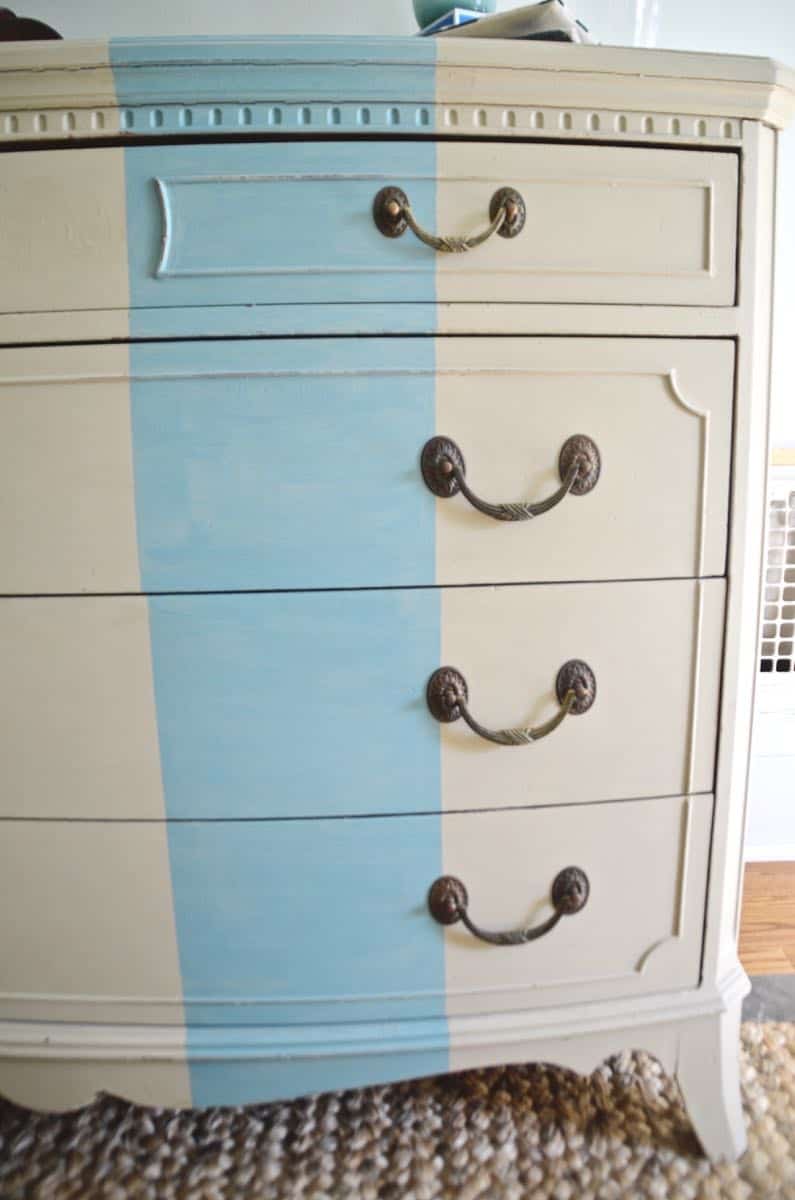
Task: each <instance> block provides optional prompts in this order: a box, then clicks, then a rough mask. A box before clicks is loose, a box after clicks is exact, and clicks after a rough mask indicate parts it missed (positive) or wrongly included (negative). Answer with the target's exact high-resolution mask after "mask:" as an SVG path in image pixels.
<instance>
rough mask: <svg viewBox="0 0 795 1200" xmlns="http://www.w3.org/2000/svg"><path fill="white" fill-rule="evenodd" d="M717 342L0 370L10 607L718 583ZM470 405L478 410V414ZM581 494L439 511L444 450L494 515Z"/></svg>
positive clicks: (368, 350)
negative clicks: (567, 463)
mask: <svg viewBox="0 0 795 1200" xmlns="http://www.w3.org/2000/svg"><path fill="white" fill-rule="evenodd" d="M733 370H734V349H733V343H732V342H730V341H729V340H728V339H726V340H720V339H704V340H699V341H686V340H683V339H677V340H669V339H637V338H633V339H607V338H605V339H596V338H582V339H577V338H500V339H497V338H490V339H484V338H467V339H459V338H456V339H454V340H449V339H448V340H446V339H440V338H439V339H429V338H413V339H373V340H370V339H358V340H351V339H316V340H284V341H278V340H277V341H265V342H248V341H246V342H232V343H229V342H226V341H216V342H207V343H203V344H197V343H194V342H183V343H178V344H168V345H164V344H159V343H156V344H149V343H143V344H133V345H131V346H129V347H122V346H118V347H117V346H102V347H91V348H86V347H63V348H60V349H45V350H42V349H38V348H37V349H35V350H24V349H20V350H7V351H2V352H0V371H1V372H2V376H0V433H2V436H0V465H1V467H2V469H0V501H2V502H0V537H2V540H3V544H5V545H7V546H8V547H10V548H11V550H12V552H10V553H9V554H7V555H6V556H5V557H4V558H3V560H2V563H0V590H2V591H4V592H7V593H33V594H41V593H56V594H58V593H72V592H136V591H140V590H143V591H148V592H163V591H190V590H201V591H204V590H220V589H223V590H227V589H234V590H240V589H262V588H266V589H272V588H315V587H360V586H371V587H372V586H384V585H387V586H389V585H392V586H394V585H400V586H404V585H427V584H432V583H441V584H448V583H473V582H483V583H491V582H498V581H515V582H525V581H536V580H538V581H545V580H555V581H557V580H580V579H615V578H618V579H626V578H643V577H649V578H661V577H672V576H673V577H676V576H680V577H690V576H703V575H720V574H722V573H723V571H724V569H725V553H726V550H725V547H726V519H727V507H728V489H729V459H730V453H731V431H732V389H733ZM485 397H488V401H489V402H488V404H486V403H484V398H485ZM575 433H586V434H588V435H589V436H590V437H591V438H593V439H594V440H595V441H596V443H597V445H598V447H599V449H600V453H601V457H602V472H601V476H600V479H599V482H598V484H597V486H596V488H595V489H594V490H593V491H592V492H591V493H589V494H588V495H586V496H582V497H576V496H568V497H566V498H565V499H564V500H563V501H562V503H561V504H560V505H559V506H558V507H557V508H556V509H554V510H552V511H550V512H549V513H546V514H544V515H543V516H541V517H538V518H536V519H534V520H532V521H527V522H523V523H520V524H513V523H504V522H498V521H494V520H491V519H489V518H488V517H486V516H483V515H482V514H480V513H478V512H477V511H475V510H474V509H473V508H471V507H470V506H469V505H468V504H467V502H466V501H465V500H464V498H463V497H462V496H457V497H455V498H453V499H447V500H437V499H435V498H434V497H433V495H432V494H431V493H430V492H429V490H428V489H427V488H426V486H425V484H424V482H423V479H422V476H421V473H420V470H419V458H420V453H421V450H422V447H423V445H424V444H425V442H426V441H427V439H428V438H430V437H432V436H434V435H435V434H443V435H446V436H449V437H452V438H454V439H455V441H456V442H457V443H458V445H459V446H460V448H461V450H462V452H463V454H464V458H465V460H466V463H467V471H468V474H467V478H468V480H469V482H470V485H471V486H472V487H473V488H474V489H475V491H476V492H478V493H479V494H480V495H482V496H483V497H484V498H486V499H491V500H493V501H502V500H508V499H510V500H520V499H527V500H529V499H540V498H541V497H544V496H547V495H550V494H552V493H553V492H554V491H555V490H556V489H557V488H558V487H559V485H560V475H559V472H558V455H559V452H560V448H561V446H562V445H563V443H564V442H565V441H566V439H567V438H568V437H570V436H571V435H572V434H575Z"/></svg>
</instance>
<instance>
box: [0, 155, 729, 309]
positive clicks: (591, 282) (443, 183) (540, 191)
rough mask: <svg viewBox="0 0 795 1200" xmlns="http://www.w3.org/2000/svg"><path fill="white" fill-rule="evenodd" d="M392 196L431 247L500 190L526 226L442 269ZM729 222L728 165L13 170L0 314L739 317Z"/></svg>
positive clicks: (384, 162)
mask: <svg viewBox="0 0 795 1200" xmlns="http://www.w3.org/2000/svg"><path fill="white" fill-rule="evenodd" d="M385 185H395V186H397V187H400V188H401V189H402V190H403V191H404V192H405V193H406V195H407V197H408V199H409V201H410V203H411V206H412V209H413V211H414V213H415V216H416V218H417V220H418V221H419V222H420V224H421V225H422V226H423V227H425V228H427V229H428V230H429V231H432V232H437V233H442V234H445V235H454V236H463V235H468V234H471V233H473V232H476V231H480V230H482V229H484V228H485V227H486V226H487V225H488V222H489V205H490V202H491V199H492V197H493V195H494V194H495V192H496V191H497V190H498V189H499V188H501V187H503V186H510V187H512V188H515V189H516V190H517V191H518V192H519V193H520V194H521V196H522V198H523V200H524V203H525V205H526V212H527V218H526V222H525V224H524V227H523V229H522V230H521V232H520V233H518V234H517V235H516V236H515V237H511V238H505V237H501V236H499V235H495V236H492V237H491V238H490V239H489V240H488V241H486V242H485V243H483V244H482V245H480V246H478V247H477V248H475V249H474V250H471V251H469V252H468V253H465V254H442V253H438V252H436V251H434V250H433V249H430V248H429V247H428V246H425V245H423V244H421V243H420V242H419V241H418V240H417V239H416V238H415V237H414V236H413V234H412V233H411V232H409V231H406V232H405V233H404V234H403V235H402V236H400V237H386V236H384V235H383V234H382V233H380V232H379V230H378V228H377V227H376V225H375V223H374V221H373V200H374V197H375V196H376V194H377V193H378V192H379V190H380V189H381V188H382V187H384V186H385ZM125 214H126V215H125ZM736 222H737V157H736V155H735V154H734V153H730V152H712V153H710V152H705V151H687V150H664V149H645V148H637V147H623V146H572V145H549V144H519V145H504V144H486V143H472V142H468V143H451V142H440V143H435V142H433V141H430V140H427V141H419V140H418V141H416V142H411V141H401V142H398V141H393V142H371V141H350V142H336V141H335V142H331V141H318V142H303V141H302V142H292V143H291V142H271V143H262V144H257V143H245V144H230V145H207V144H193V145H169V146H163V145H161V146H148V147H147V146H139V147H130V148H128V149H121V148H119V149H109V148H102V149H82V150H57V151H40V152H20V153H18V154H12V155H6V156H4V159H3V172H2V180H1V181H0V312H14V313H20V312H34V311H55V310H75V309H89V308H127V307H131V308H160V307H186V306H197V305H198V306H203V305H234V304H246V305H250V304H273V303H278V304H285V303H288V304H289V303H307V302H313V303H319V302H326V303H373V302H383V303H394V302H408V301H410V302H419V303H429V302H430V303H433V302H435V301H454V300H456V301H484V302H495V301H532V302H565V303H608V304H618V303H620V304H675V305H681V304H687V305H731V304H733V303H734V298H735V240H736Z"/></svg>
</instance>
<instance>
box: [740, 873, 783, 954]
mask: <svg viewBox="0 0 795 1200" xmlns="http://www.w3.org/2000/svg"><path fill="white" fill-rule="evenodd" d="M740 961H741V963H742V964H743V966H744V967H745V969H746V971H747V972H748V974H749V975H787V974H795V863H793V862H782V863H748V864H747V865H746V868H745V884H744V893H743V907H742V919H741V922H740Z"/></svg>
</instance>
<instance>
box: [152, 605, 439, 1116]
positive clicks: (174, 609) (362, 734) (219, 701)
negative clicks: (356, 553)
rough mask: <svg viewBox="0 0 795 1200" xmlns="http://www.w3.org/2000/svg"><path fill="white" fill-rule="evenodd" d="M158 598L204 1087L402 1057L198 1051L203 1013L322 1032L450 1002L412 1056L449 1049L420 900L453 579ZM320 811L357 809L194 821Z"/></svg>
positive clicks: (330, 1083)
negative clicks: (231, 1055)
mask: <svg viewBox="0 0 795 1200" xmlns="http://www.w3.org/2000/svg"><path fill="white" fill-rule="evenodd" d="M149 610H150V626H151V639H152V659H153V668H154V681H155V694H156V703H157V716H158V733H159V739H160V752H161V762H162V771H163V784H164V795H165V807H166V815H167V817H168V818H169V830H168V835H169V853H170V862H171V877H172V889H173V898H174V911H175V923H176V930H177V943H178V950H179V958H180V970H181V976H182V981H183V998H184V1002H185V1008H186V1019H187V1023H188V1028H187V1044H188V1057H189V1064H190V1070H191V1079H192V1087H193V1095H194V1100H195V1102H196V1103H220V1102H223V1103H231V1102H234V1101H238V1102H241V1103H242V1102H244V1101H246V1100H252V1099H255V1098H257V1096H259V1097H260V1098H266V1097H270V1096H277V1095H286V1094H300V1093H301V1092H303V1091H305V1090H317V1089H321V1088H334V1087H340V1086H345V1085H346V1084H347V1083H350V1084H351V1085H353V1084H354V1083H367V1082H376V1081H377V1080H379V1079H383V1078H385V1077H388V1076H389V1075H391V1073H392V1071H391V1070H390V1069H388V1064H387V1062H386V1060H384V1059H383V1057H382V1056H379V1055H377V1054H376V1055H366V1056H364V1057H362V1056H356V1057H355V1058H354V1059H351V1060H350V1061H349V1060H347V1059H344V1058H343V1060H341V1061H340V1062H337V1059H336V1057H331V1058H324V1057H323V1055H322V1054H321V1055H320V1056H319V1057H318V1054H317V1053H313V1054H310V1055H309V1056H308V1057H305V1056H301V1055H299V1056H298V1057H292V1056H291V1055H289V1054H288V1055H287V1057H286V1059H285V1060H284V1061H277V1062H267V1061H265V1062H258V1063H235V1062H232V1063H230V1064H223V1063H221V1062H218V1061H216V1062H213V1063H205V1062H204V1061H203V1060H202V1059H201V1057H200V1056H199V1057H197V1058H196V1061H194V1060H193V1057H192V1053H193V1049H194V1042H193V1040H192V1033H191V1031H192V1029H194V1028H200V1027H202V1026H203V1025H207V1024H213V1023H215V1024H222V1025H230V1026H231V1025H235V1024H257V1023H259V1024H262V1025H265V1026H268V1025H273V1026H285V1025H293V1024H295V1025H303V1026H307V1027H312V1028H313V1030H314V1032H315V1035H317V1031H318V1029H319V1028H322V1026H323V1025H324V1024H326V1023H328V1022H352V1021H388V1020H389V1019H411V1020H416V1019H418V1018H428V1019H435V1020H436V1021H438V1022H440V1025H439V1029H440V1034H439V1037H438V1038H437V1043H441V1044H442V1045H443V1046H445V1049H443V1050H441V1049H439V1048H438V1044H437V1048H436V1049H434V1050H431V1051H428V1052H426V1053H424V1054H420V1055H418V1056H417V1057H416V1059H411V1060H407V1061H403V1060H401V1061H400V1063H399V1071H400V1072H405V1073H406V1074H412V1073H418V1074H421V1073H424V1072H432V1071H437V1070H442V1069H444V1068H445V1067H446V1065H447V1062H446V1060H447V1049H446V1025H445V1024H444V944H443V937H442V934H441V931H440V930H439V928H438V927H436V926H434V924H433V922H432V921H431V920H430V919H429V917H428V914H427V912H426V909H425V897H426V893H427V888H428V886H429V884H430V883H431V881H432V880H433V879H434V878H436V876H437V875H439V874H440V873H441V870H442V850H441V815H440V814H441V764H440V746H439V737H438V728H437V726H436V725H435V723H434V722H433V721H432V720H431V719H430V718H429V716H428V713H427V710H426V708H425V702H424V696H423V691H424V685H425V681H426V679H427V676H428V674H429V672H430V670H431V669H433V667H434V666H435V664H436V663H438V661H439V653H440V644H441V630H440V620H441V614H440V593H439V591H438V589H436V588H428V589H415V590H409V591H404V590H401V589H393V590H386V591H355V592H344V591H340V592H295V593H282V594H280V593H270V594H244V595H202V596H199V595H194V596H152V597H150V598H149ZM419 812H421V813H424V814H426V815H423V816H411V815H406V814H410V813H419ZM374 813H382V814H386V813H399V814H402V815H399V816H396V817H389V816H368V815H367V814H374ZM317 814H335V815H337V814H351V815H346V816H343V817H342V818H341V819H328V818H324V819H319V820H318V819H316V820H306V819H303V820H284V819H271V820H260V819H256V820H243V821H241V820H213V821H206V820H199V819H197V818H199V817H213V818H219V817H220V818H224V817H240V816H248V817H257V818H261V817H266V816H269V817H272V818H273V817H275V818H285V817H290V816H299V817H308V816H316V815H317ZM174 818H181V819H180V820H174ZM185 818H190V819H188V820H186V819H185ZM219 1001H220V1003H219ZM297 1040H298V1042H299V1043H300V1035H298V1036H297ZM316 1049H317V1047H316ZM412 1064H413V1065H412Z"/></svg>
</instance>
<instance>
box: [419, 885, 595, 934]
mask: <svg viewBox="0 0 795 1200" xmlns="http://www.w3.org/2000/svg"><path fill="white" fill-rule="evenodd" d="M590 891H591V885H590V883H589V882H588V876H587V875H586V874H585V872H584V871H582V870H581V869H580V868H579V867H565V868H564V869H563V870H562V871H559V872H558V874H557V875H556V876H555V878H554V880H553V881H552V888H551V890H550V896H551V899H552V906H553V908H554V909H555V912H554V913H553V915H552V916H551V917H549V918H548V919H547V920H546V921H544V922H542V924H541V925H535V926H533V927H531V928H530V929H510V930H507V931H506V932H504V933H500V932H496V933H494V932H491V931H489V930H487V929H481V928H480V926H478V925H476V924H475V922H474V921H473V920H472V919H471V917H470V916H469V913H468V912H467V906H468V905H469V896H468V895H467V890H466V888H465V887H464V884H463V883H462V882H461V880H460V879H456V877H455V876H454V875H442V876H440V878H439V879H436V880H435V881H434V882H433V883H432V884H431V887H430V890H429V892H428V908H429V910H430V914H431V916H432V917H433V919H434V921H438V922H439V924H440V925H455V924H456V923H457V922H458V921H461V922H462V924H464V925H465V926H466V928H467V929H468V930H469V932H470V933H471V934H473V935H474V936H475V937H476V938H480V940H481V941H482V942H490V943H491V944H492V945H493V946H524V945H525V944H526V943H527V942H534V941H535V940H536V939H537V938H540V937H543V936H544V934H545V933H549V931H550V930H551V929H554V928H555V926H556V925H557V923H558V921H559V920H560V919H561V917H567V916H572V915H573V914H574V913H578V912H579V911H580V909H582V908H584V907H585V905H586V904H587V902H588V896H589V894H590Z"/></svg>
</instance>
